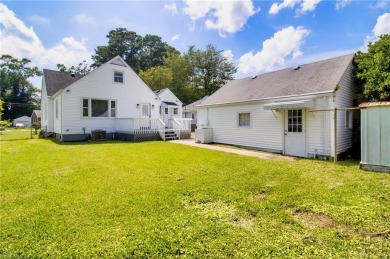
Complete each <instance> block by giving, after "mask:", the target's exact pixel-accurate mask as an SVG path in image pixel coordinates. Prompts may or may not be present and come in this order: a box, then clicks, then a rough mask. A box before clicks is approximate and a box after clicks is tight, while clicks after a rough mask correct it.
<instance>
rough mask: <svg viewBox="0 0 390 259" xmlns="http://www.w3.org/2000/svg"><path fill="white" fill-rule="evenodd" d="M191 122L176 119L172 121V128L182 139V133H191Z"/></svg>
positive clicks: (184, 119)
mask: <svg viewBox="0 0 390 259" xmlns="http://www.w3.org/2000/svg"><path fill="white" fill-rule="evenodd" d="M191 120H192V119H186V118H174V119H173V120H172V127H173V130H174V131H175V133H176V136H178V137H179V139H180V136H181V135H180V133H182V132H187V133H189V132H191Z"/></svg>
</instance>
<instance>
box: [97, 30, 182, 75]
mask: <svg viewBox="0 0 390 259" xmlns="http://www.w3.org/2000/svg"><path fill="white" fill-rule="evenodd" d="M107 38H108V39H109V40H108V45H106V46H98V47H97V49H96V50H95V54H94V55H92V60H93V61H94V63H93V64H92V66H93V67H98V66H100V65H102V64H104V63H105V62H107V61H109V60H110V59H112V58H113V57H115V56H117V55H119V56H121V57H122V58H123V59H124V60H125V61H126V63H127V64H128V65H129V66H130V67H131V68H132V69H134V71H135V72H137V73H138V72H140V71H141V70H142V71H146V70H148V69H150V68H152V67H155V66H161V65H163V63H164V58H165V57H166V56H167V55H168V54H170V53H177V52H178V51H177V50H176V49H174V48H173V47H172V46H170V45H168V44H167V43H166V42H163V41H162V40H161V37H159V36H156V35H149V34H147V35H145V37H142V36H141V35H138V34H137V33H136V32H133V31H128V30H127V29H125V28H117V29H115V30H111V31H110V32H109V33H108V35H107Z"/></svg>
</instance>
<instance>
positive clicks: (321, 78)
mask: <svg viewBox="0 0 390 259" xmlns="http://www.w3.org/2000/svg"><path fill="white" fill-rule="evenodd" d="M354 56H355V54H349V55H345V56H341V57H337V58H332V59H328V60H323V61H318V62H314V63H310V64H306V65H301V66H300V67H299V69H296V70H295V69H294V68H287V69H282V70H279V71H274V72H270V73H266V74H262V75H258V76H257V77H255V78H252V77H248V78H243V79H236V80H231V81H229V82H228V83H226V84H225V85H224V86H223V87H221V88H220V89H219V90H218V91H216V92H215V93H214V94H212V95H211V96H210V97H209V98H207V99H206V100H205V101H204V102H202V104H201V105H200V106H203V105H213V104H223V103H232V102H245V101H251V100H261V99H270V98H277V97H282V96H293V95H303V94H312V93H319V92H333V91H334V90H335V88H336V86H337V84H338V83H339V82H340V79H341V77H342V75H343V74H344V73H345V71H346V69H347V68H348V66H349V65H350V64H351V62H352V60H353V57H354Z"/></svg>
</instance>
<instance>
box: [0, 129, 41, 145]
mask: <svg viewBox="0 0 390 259" xmlns="http://www.w3.org/2000/svg"><path fill="white" fill-rule="evenodd" d="M39 134H40V130H35V129H34V128H23V129H15V128H5V129H3V130H0V141H1V142H3V141H14V140H27V139H37V138H39Z"/></svg>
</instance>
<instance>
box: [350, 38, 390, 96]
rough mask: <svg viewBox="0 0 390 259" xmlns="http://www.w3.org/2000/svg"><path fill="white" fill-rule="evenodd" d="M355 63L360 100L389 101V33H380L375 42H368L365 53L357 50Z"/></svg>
mask: <svg viewBox="0 0 390 259" xmlns="http://www.w3.org/2000/svg"><path fill="white" fill-rule="evenodd" d="M355 63H356V65H357V69H356V72H355V77H356V78H357V81H358V86H359V88H358V95H359V97H360V99H361V101H389V100H390V35H389V34H385V35H382V36H380V38H379V40H378V41H376V42H375V43H372V42H370V43H369V44H368V51H367V52H366V53H364V52H361V51H358V52H357V54H356V57H355Z"/></svg>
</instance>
